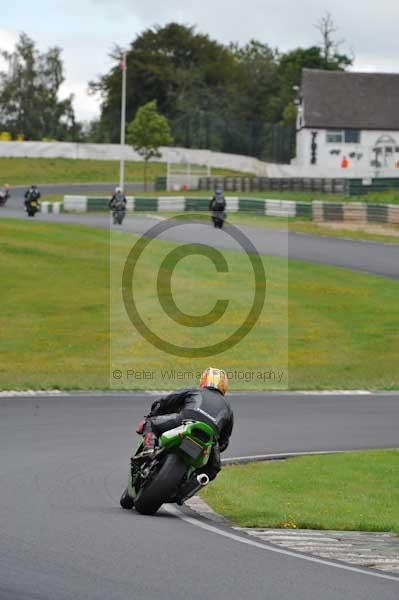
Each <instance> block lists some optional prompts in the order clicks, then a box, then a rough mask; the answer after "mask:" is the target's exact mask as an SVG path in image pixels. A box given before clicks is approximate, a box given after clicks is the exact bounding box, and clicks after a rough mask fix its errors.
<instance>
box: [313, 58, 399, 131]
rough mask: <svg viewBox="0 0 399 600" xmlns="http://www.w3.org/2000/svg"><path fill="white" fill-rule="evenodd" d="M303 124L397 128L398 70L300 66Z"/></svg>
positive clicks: (398, 102)
mask: <svg viewBox="0 0 399 600" xmlns="http://www.w3.org/2000/svg"><path fill="white" fill-rule="evenodd" d="M301 95H302V101H303V109H304V126H305V127H319V128H323V129H324V128H349V129H384V130H393V131H396V130H399V74H393V73H392V74H391V73H349V72H342V71H321V70H319V69H303V71H302V86H301Z"/></svg>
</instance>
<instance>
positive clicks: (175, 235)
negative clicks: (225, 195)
mask: <svg viewBox="0 0 399 600" xmlns="http://www.w3.org/2000/svg"><path fill="white" fill-rule="evenodd" d="M2 216H4V217H15V218H21V217H23V218H27V217H25V216H24V212H23V204H22V199H21V198H18V197H16V195H15V196H14V198H11V199H10V201H9V203H8V204H7V206H6V207H4V208H0V217H2ZM158 219H159V217H158V218H157V217H148V216H139V215H138V214H137V213H136V214H134V215H128V216H127V217H126V219H125V221H124V223H123V225H122V226H121V227H118V229H119V230H121V231H125V232H131V233H136V234H139V235H142V234H144V233H145V232H146V231H147V230H148V229H150V228H151V227H152V226H154V225H155V224H156V223H157V222H158ZM35 220H40V221H46V222H62V223H80V224H83V225H90V226H94V227H101V228H106V229H108V228H109V227H110V226H111V225H110V217H109V215H108V214H93V213H84V214H74V215H73V214H61V215H53V214H39V215H37V216H36V217H35ZM239 229H240V230H241V231H242V232H243V233H244V234H245V235H246V236H247V238H248V239H249V240H250V241H251V242H252V243H253V244H254V246H255V247H256V249H257V251H258V252H259V254H263V255H270V256H280V257H288V258H289V259H299V260H305V261H308V262H315V263H321V264H327V265H334V266H338V267H345V268H347V269H352V270H354V271H362V272H366V273H373V274H376V275H382V276H384V277H390V278H395V279H398V278H399V244H381V243H376V242H367V241H355V240H348V239H342V238H341V239H339V238H332V237H323V236H316V235H306V234H301V233H288V232H284V231H276V230H272V229H266V228H265V229H264V228H261V227H259V228H257V227H245V226H240V227H239ZM204 230H205V231H206V233H205V236H204ZM228 231H229V227H228V226H226V227H225V229H224V230H223V231H220V230H215V229H214V228H213V227H212V226H211V224H209V225H206V226H204V225H199V224H196V223H184V225H179V226H178V227H176V228H173V229H169V230H168V231H167V232H165V233H164V234H163V235H162V236H161V237H160V239H165V240H172V241H178V242H186V243H188V242H190V243H191V242H194V243H195V242H196V243H204V240H205V241H206V243H207V244H208V245H210V246H215V247H219V248H226V249H239V250H242V248H241V247H240V246H239V245H238V243H237V242H236V241H235V240H234V239H232V237H231V235H229V233H228Z"/></svg>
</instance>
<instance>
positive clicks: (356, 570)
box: [164, 506, 399, 583]
mask: <svg viewBox="0 0 399 600" xmlns="http://www.w3.org/2000/svg"><path fill="white" fill-rule="evenodd" d="M164 508H165V510H166V511H167V512H168V513H170V514H172V515H175V516H176V517H178V518H179V519H181V520H182V521H185V522H186V523H190V524H191V525H194V527H199V528H201V529H205V530H206V531H211V532H212V533H216V534H218V535H221V536H222V537H226V538H228V539H231V540H233V541H235V542H240V543H241V544H246V545H247V546H253V547H254V548H258V549H261V550H266V551H269V552H274V553H276V554H283V555H284V556H290V557H292V558H300V559H303V560H307V561H308V562H313V563H317V564H321V565H326V566H329V567H335V568H336V569H343V570H345V571H352V572H354V573H359V574H360V575H369V576H371V577H378V578H379V579H388V580H389V581H396V583H399V577H395V576H391V575H385V574H384V573H376V572H375V571H367V570H365V569H359V568H357V567H351V566H349V565H345V564H341V563H335V562H332V561H329V560H323V559H322V558H317V557H315V556H305V555H303V554H299V553H297V552H293V551H291V550H283V549H281V548H275V547H274V546H269V545H266V544H262V543H260V542H255V541H254V540H251V539H246V538H245V537H242V536H239V535H236V534H235V533H230V532H229V531H224V530H223V529H219V528H218V527H215V526H213V525H209V524H208V523H203V522H202V521H199V520H198V519H194V518H193V517H189V516H187V515H185V514H183V513H182V512H181V511H180V510H178V509H177V508H174V507H171V506H168V507H164Z"/></svg>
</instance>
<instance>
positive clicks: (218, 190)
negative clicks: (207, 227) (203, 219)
mask: <svg viewBox="0 0 399 600" xmlns="http://www.w3.org/2000/svg"><path fill="white" fill-rule="evenodd" d="M209 210H210V211H211V212H212V221H213V225H214V227H216V228H217V229H222V227H223V223H224V220H225V218H226V199H225V197H224V195H223V188H222V186H221V185H220V183H217V184H216V185H215V194H214V196H213V197H212V199H211V201H210V202H209Z"/></svg>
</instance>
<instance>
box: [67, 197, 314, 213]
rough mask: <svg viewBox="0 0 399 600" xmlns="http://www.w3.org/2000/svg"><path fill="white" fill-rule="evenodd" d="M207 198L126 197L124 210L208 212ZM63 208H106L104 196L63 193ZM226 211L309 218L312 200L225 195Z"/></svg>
mask: <svg viewBox="0 0 399 600" xmlns="http://www.w3.org/2000/svg"><path fill="white" fill-rule="evenodd" d="M209 200H210V198H206V197H203V196H202V197H197V198H195V197H189V198H185V197H182V196H159V197H158V198H155V197H133V196H127V209H128V210H129V211H135V212H152V211H173V212H180V211H186V212H208V210H209ZM63 207H64V210H66V211H69V212H91V211H107V210H109V208H108V199H107V198H104V197H102V198H101V197H86V196H65V197H64V202H63ZM226 210H227V212H230V213H232V212H246V213H252V214H259V215H267V216H270V217H296V216H300V217H304V218H312V203H310V202H309V203H305V202H294V201H292V200H267V199H265V200H256V199H254V198H239V197H236V196H226Z"/></svg>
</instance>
